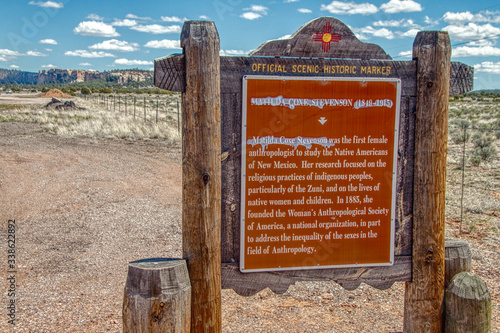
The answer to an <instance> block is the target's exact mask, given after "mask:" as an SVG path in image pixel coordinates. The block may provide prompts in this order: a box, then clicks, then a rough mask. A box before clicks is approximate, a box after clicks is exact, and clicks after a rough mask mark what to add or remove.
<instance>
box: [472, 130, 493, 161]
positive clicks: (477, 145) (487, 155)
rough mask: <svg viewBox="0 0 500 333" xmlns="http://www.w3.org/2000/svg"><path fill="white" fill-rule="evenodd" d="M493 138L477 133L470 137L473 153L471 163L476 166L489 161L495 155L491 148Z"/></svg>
mask: <svg viewBox="0 0 500 333" xmlns="http://www.w3.org/2000/svg"><path fill="white" fill-rule="evenodd" d="M494 142H495V138H494V137H493V136H492V135H488V134H487V133H484V132H481V131H480V132H478V133H476V134H474V136H473V137H472V144H473V145H474V151H473V152H472V157H471V163H472V164H473V165H476V166H478V165H479V164H480V163H481V162H482V161H490V160H491V159H493V157H494V156H495V155H496V149H495V147H494V146H493V143H494Z"/></svg>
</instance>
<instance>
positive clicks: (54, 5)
mask: <svg viewBox="0 0 500 333" xmlns="http://www.w3.org/2000/svg"><path fill="white" fill-rule="evenodd" d="M28 4H30V5H33V6H38V7H47V8H63V7H64V5H63V4H62V3H60V2H55V1H45V2H43V1H30V2H29V3H28Z"/></svg>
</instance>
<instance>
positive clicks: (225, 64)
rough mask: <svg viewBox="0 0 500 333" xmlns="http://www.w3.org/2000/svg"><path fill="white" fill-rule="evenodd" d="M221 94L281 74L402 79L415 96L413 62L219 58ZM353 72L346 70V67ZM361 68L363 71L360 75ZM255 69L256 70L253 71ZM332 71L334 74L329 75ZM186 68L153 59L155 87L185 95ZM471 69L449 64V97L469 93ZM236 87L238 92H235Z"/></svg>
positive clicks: (180, 60)
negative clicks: (254, 78) (252, 78)
mask: <svg viewBox="0 0 500 333" xmlns="http://www.w3.org/2000/svg"><path fill="white" fill-rule="evenodd" d="M220 62H221V92H222V93H241V83H238V82H241V79H242V77H243V75H280V76H326V77H382V78H384V77H388V78H401V79H402V83H403V86H402V88H401V89H402V95H403V96H416V92H417V88H416V80H414V79H413V80H409V79H408V80H405V78H414V77H415V75H416V62H414V61H390V60H383V61H382V60H378V61H377V60H372V61H366V60H348V59H298V58H269V57H257V56H255V57H221V58H220ZM259 64H261V65H266V66H267V65H272V66H274V68H275V67H277V66H282V68H284V69H286V70H287V72H283V71H282V72H277V71H264V70H258V69H259V67H256V65H259ZM304 65H305V66H312V67H315V66H318V69H319V71H318V73H316V72H306V73H299V72H298V71H295V72H294V71H293V69H294V66H295V68H296V69H297V70H298V69H300V68H299V67H300V66H304ZM346 66H347V67H348V68H350V69H351V70H352V69H355V70H356V72H355V73H353V72H350V71H345V69H346V68H347V67H346ZM374 66H375V67H376V68H377V67H378V68H382V67H385V68H386V70H387V68H388V67H390V74H387V75H385V74H382V73H381V72H378V73H377V71H375V72H374V73H373V71H371V70H370V72H369V73H368V72H367V71H366V69H368V68H370V69H373V67H374ZM363 68H364V69H365V71H364V72H362V70H363ZM254 69H257V70H254ZM332 70H334V72H331V71H332ZM185 76H186V72H185V65H184V55H182V54H176V55H171V56H168V57H165V58H160V59H156V60H155V76H154V77H155V86H156V87H158V88H161V89H165V90H169V91H174V92H185V91H186V85H185ZM473 81H474V68H473V67H470V66H468V65H465V64H463V63H460V62H452V63H451V70H450V96H454V95H459V94H463V93H466V92H469V91H471V90H472V88H473V86H472V84H473ZM238 88H239V90H238Z"/></svg>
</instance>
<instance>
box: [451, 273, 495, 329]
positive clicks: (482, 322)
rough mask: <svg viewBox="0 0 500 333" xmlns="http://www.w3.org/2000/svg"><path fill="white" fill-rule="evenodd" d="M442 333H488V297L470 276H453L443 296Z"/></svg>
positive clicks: (484, 286) (480, 285) (484, 285)
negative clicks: (443, 315) (443, 332)
mask: <svg viewBox="0 0 500 333" xmlns="http://www.w3.org/2000/svg"><path fill="white" fill-rule="evenodd" d="M445 305H446V311H445V325H444V331H445V333H447V332H449V333H489V332H491V294H490V291H489V290H488V287H487V286H486V283H484V281H483V280H481V278H480V277H479V276H477V275H475V274H473V273H469V272H461V273H458V274H457V275H455V277H454V278H453V279H452V280H451V283H450V285H449V286H448V288H447V289H446V294H445Z"/></svg>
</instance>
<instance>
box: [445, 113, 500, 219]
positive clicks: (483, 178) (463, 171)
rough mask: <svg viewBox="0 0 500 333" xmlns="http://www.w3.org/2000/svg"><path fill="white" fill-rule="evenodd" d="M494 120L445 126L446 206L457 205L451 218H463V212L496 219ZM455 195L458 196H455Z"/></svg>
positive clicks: (499, 200)
mask: <svg viewBox="0 0 500 333" xmlns="http://www.w3.org/2000/svg"><path fill="white" fill-rule="evenodd" d="M499 138H500V127H499V126H498V120H497V121H491V122H483V123H480V124H474V125H473V124H471V122H469V121H466V120H458V121H454V122H453V123H451V124H450V126H449V140H448V157H449V158H448V166H449V168H448V176H447V192H450V193H451V194H450V195H449V196H448V193H447V197H448V200H447V203H446V205H447V206H451V207H455V208H458V209H459V211H457V210H455V212H454V214H453V215H454V217H455V218H456V219H459V220H460V229H461V228H462V222H463V221H464V212H465V213H471V214H475V215H487V216H491V217H494V218H498V215H497V213H498V212H499V210H500V163H499V157H498V147H499V140H498V139H499ZM457 198H458V199H457Z"/></svg>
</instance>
